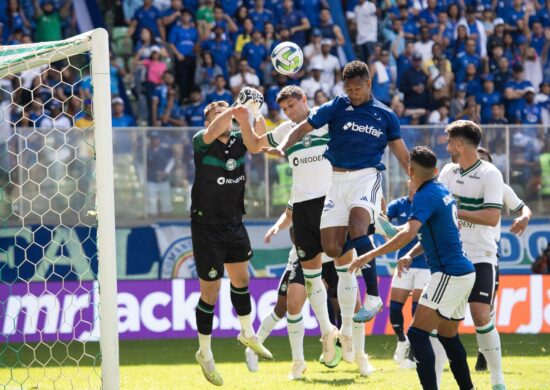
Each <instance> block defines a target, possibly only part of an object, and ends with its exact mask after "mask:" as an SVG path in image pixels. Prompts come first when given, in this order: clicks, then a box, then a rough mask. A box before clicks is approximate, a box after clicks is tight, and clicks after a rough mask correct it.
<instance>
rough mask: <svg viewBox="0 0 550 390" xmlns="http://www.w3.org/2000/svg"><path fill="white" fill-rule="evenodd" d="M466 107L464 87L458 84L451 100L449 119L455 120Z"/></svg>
mask: <svg viewBox="0 0 550 390" xmlns="http://www.w3.org/2000/svg"><path fill="white" fill-rule="evenodd" d="M465 106H466V85H464V84H458V85H457V86H456V89H455V95H454V97H453V99H452V100H451V118H453V120H455V119H457V118H458V117H459V116H460V115H461V114H462V112H463V111H464V107H465Z"/></svg>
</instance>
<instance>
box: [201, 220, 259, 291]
mask: <svg viewBox="0 0 550 390" xmlns="http://www.w3.org/2000/svg"><path fill="white" fill-rule="evenodd" d="M191 239H192V241H193V256H194V257H195V266H196V267H197V274H198V275H199V278H201V279H202V280H206V281H213V280H217V279H220V278H221V277H223V274H224V266H223V265H224V264H225V263H242V262H244V261H248V260H250V259H251V258H252V247H251V246H250V239H249V238H248V233H247V231H246V228H245V227H244V224H243V223H242V222H238V223H227V224H212V225H206V224H200V223H196V222H193V221H191Z"/></svg>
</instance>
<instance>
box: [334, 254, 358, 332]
mask: <svg viewBox="0 0 550 390" xmlns="http://www.w3.org/2000/svg"><path fill="white" fill-rule="evenodd" d="M335 268H336V273H337V274H338V294H337V295H338V303H339V304H340V313H341V315H342V328H341V332H342V334H343V335H344V336H351V335H352V323H353V320H352V319H353V314H354V311H355V303H356V301H357V278H356V277H355V275H354V274H351V273H349V272H348V266H347V264H346V265H337V266H336V267H335Z"/></svg>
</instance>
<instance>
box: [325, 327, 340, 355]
mask: <svg viewBox="0 0 550 390" xmlns="http://www.w3.org/2000/svg"><path fill="white" fill-rule="evenodd" d="M336 340H338V329H337V328H336V327H335V326H334V325H333V326H332V329H331V330H330V331H329V332H328V333H327V334H324V335H323V336H321V343H322V344H323V359H324V360H325V364H326V362H332V361H334V358H335V357H336Z"/></svg>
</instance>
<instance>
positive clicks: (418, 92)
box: [399, 52, 429, 109]
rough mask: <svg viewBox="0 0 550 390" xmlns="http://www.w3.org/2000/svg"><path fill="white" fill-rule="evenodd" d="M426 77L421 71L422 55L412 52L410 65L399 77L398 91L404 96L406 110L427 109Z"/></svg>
mask: <svg viewBox="0 0 550 390" xmlns="http://www.w3.org/2000/svg"><path fill="white" fill-rule="evenodd" d="M427 81H428V77H427V76H426V74H425V73H424V72H423V71H422V54H421V53H419V52H414V54H413V56H412V64H411V66H410V67H409V68H408V69H407V70H406V71H405V73H404V74H403V76H402V77H401V84H400V85H399V90H400V91H401V92H403V94H404V104H405V107H406V108H420V109H426V107H428V99H429V96H428V90H427V88H426V85H427Z"/></svg>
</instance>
